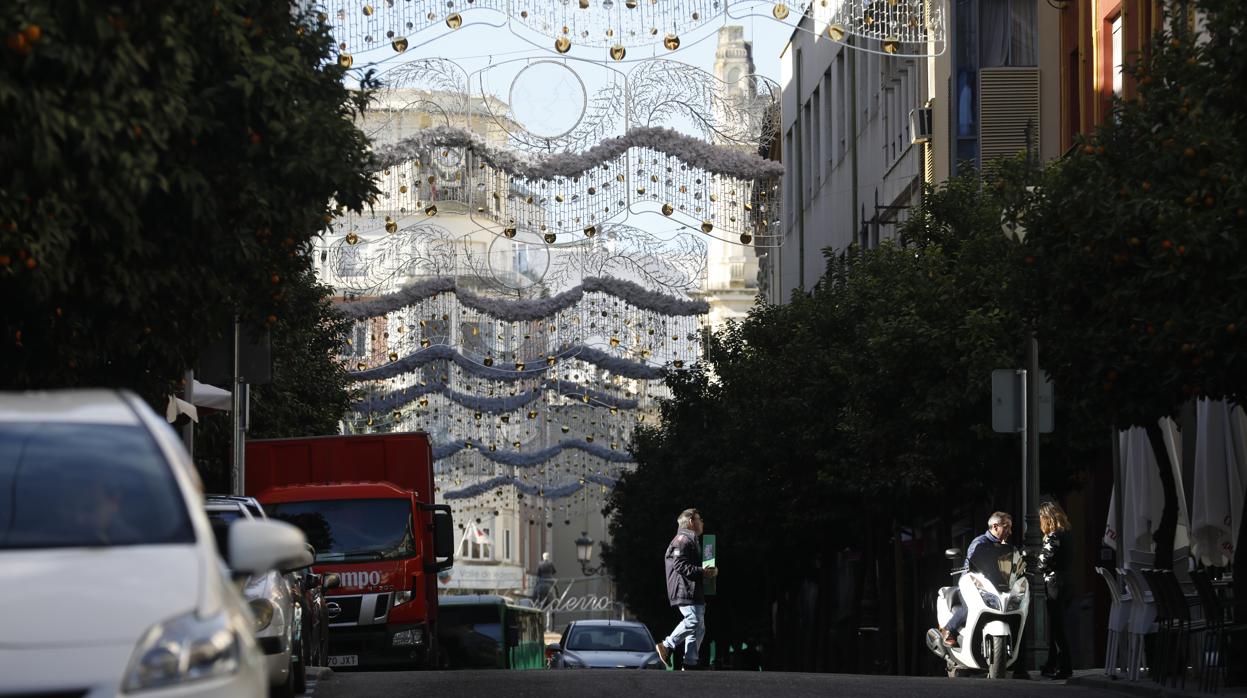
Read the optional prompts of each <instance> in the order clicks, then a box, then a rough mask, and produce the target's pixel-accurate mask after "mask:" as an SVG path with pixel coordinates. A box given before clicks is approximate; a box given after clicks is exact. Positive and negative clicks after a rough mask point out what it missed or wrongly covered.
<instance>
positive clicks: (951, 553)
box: [944, 548, 961, 560]
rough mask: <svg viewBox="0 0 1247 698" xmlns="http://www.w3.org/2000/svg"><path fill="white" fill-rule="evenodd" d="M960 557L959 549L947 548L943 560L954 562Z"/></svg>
mask: <svg viewBox="0 0 1247 698" xmlns="http://www.w3.org/2000/svg"><path fill="white" fill-rule="evenodd" d="M959 557H961V548H949V549H948V550H945V551H944V558H945V559H948V560H956V559H957V558H959Z"/></svg>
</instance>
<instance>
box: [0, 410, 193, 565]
mask: <svg viewBox="0 0 1247 698" xmlns="http://www.w3.org/2000/svg"><path fill="white" fill-rule="evenodd" d="M184 502H185V499H184V498H183V496H182V493H181V491H179V489H178V486H177V482H176V481H175V480H174V478H173V473H172V472H171V471H170V469H169V465H168V464H167V463H166V462H165V459H164V456H163V455H161V452H160V449H159V448H157V446H156V442H155V441H154V440H153V439H152V437H151V435H150V434H148V433H147V431H146V430H144V429H143V428H142V427H137V426H128V425H122V424H78V423H64V424H60V423H55V422H16V423H13V424H4V425H0V550H5V549H14V548H64V547H80V546H90V547H101V548H102V547H109V546H120V545H156V544H166V543H193V542H194V541H195V533H194V529H192V528H191V523H190V517H189V516H188V515H187V512H186V506H185V504H184ZM12 564H19V563H12Z"/></svg>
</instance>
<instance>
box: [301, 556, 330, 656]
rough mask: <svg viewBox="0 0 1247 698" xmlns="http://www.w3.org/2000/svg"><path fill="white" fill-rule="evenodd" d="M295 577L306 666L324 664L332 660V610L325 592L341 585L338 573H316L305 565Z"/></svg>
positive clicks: (302, 648) (302, 654) (302, 653)
mask: <svg viewBox="0 0 1247 698" xmlns="http://www.w3.org/2000/svg"><path fill="white" fill-rule="evenodd" d="M313 554H314V553H313ZM291 577H292V581H291V591H293V592H294V596H295V602H296V603H297V604H298V605H299V617H300V621H301V628H300V633H299V635H300V638H299V639H300V642H299V649H300V653H301V659H302V663H303V666H305V667H309V666H319V667H323V666H325V665H326V664H327V663H328V661H329V610H328V607H327V606H326V605H325V592H326V591H328V590H329V589H333V588H335V587H337V586H338V583H339V582H338V575H336V574H333V573H332V572H331V573H329V574H316V573H315V572H313V571H312V568H310V567H305V568H303V569H301V570H298V571H296V572H294V573H293V574H292V575H291Z"/></svg>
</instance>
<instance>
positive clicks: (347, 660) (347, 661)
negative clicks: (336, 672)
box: [329, 654, 359, 669]
mask: <svg viewBox="0 0 1247 698" xmlns="http://www.w3.org/2000/svg"><path fill="white" fill-rule="evenodd" d="M336 666H359V655H357V654H335V655H330V656H329V668H330V669H332V668H333V667H336Z"/></svg>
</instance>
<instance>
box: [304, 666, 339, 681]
mask: <svg viewBox="0 0 1247 698" xmlns="http://www.w3.org/2000/svg"><path fill="white" fill-rule="evenodd" d="M304 671H305V672H307V673H306V674H305V675H306V676H307V678H309V679H316V680H317V681H328V680H329V679H331V678H333V669H330V668H329V667H327V666H310V667H307V668H306V669H304Z"/></svg>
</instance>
